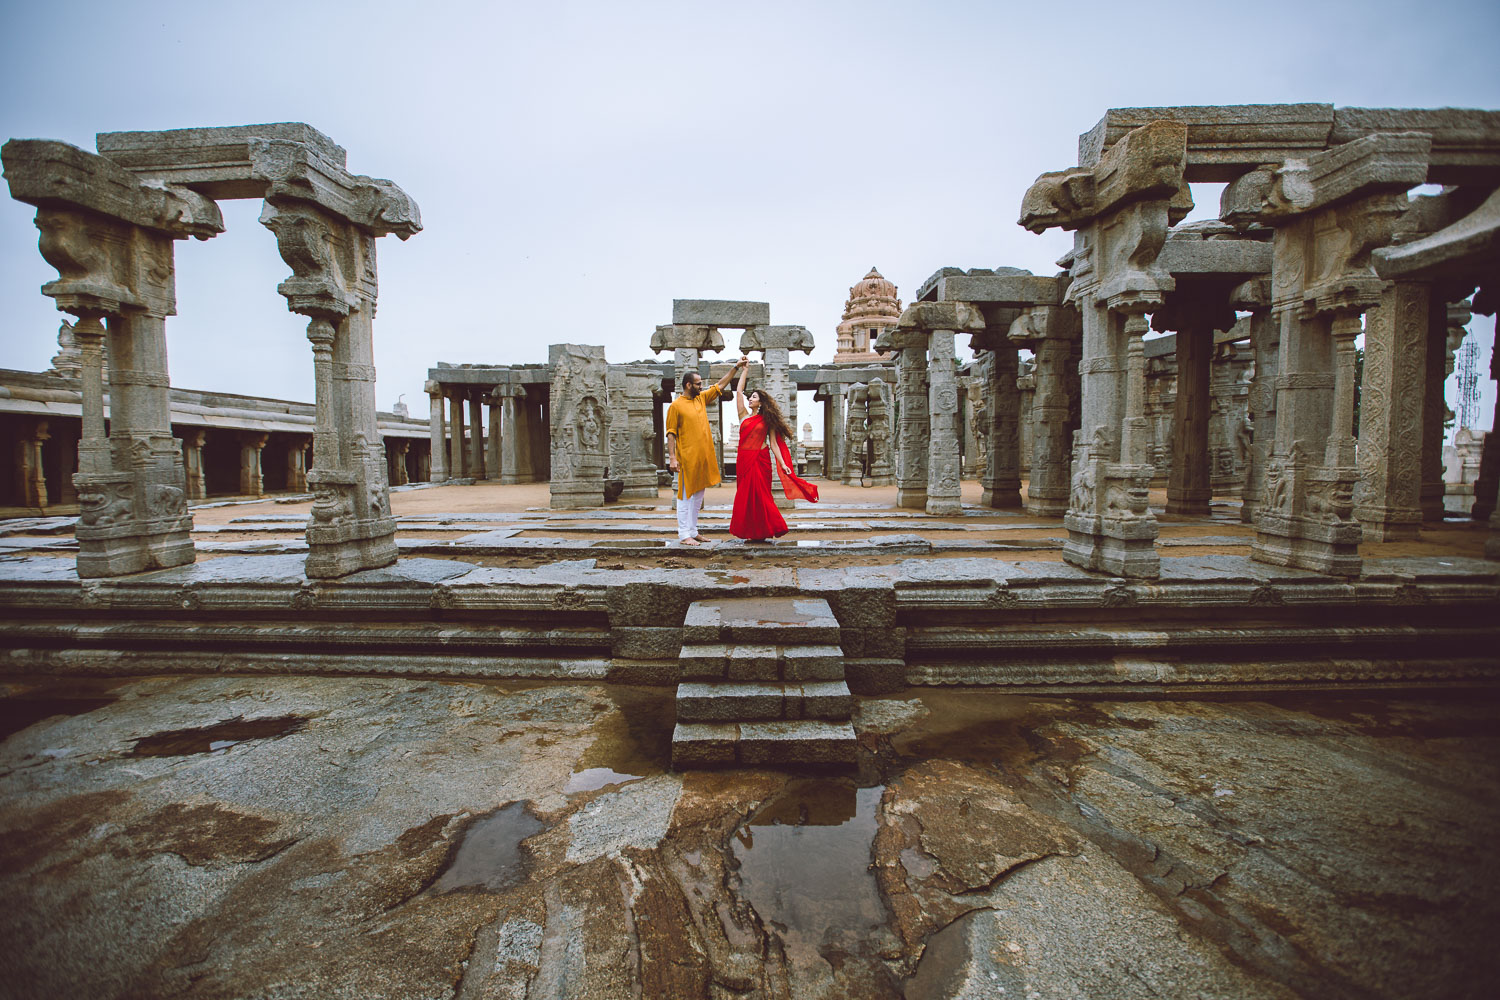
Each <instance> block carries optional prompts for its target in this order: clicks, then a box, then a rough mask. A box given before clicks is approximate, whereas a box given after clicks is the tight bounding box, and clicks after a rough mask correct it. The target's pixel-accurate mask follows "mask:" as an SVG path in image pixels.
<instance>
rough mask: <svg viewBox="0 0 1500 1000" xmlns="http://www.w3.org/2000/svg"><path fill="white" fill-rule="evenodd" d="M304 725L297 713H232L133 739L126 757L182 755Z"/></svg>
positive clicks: (285, 732) (263, 737)
mask: <svg viewBox="0 0 1500 1000" xmlns="http://www.w3.org/2000/svg"><path fill="white" fill-rule="evenodd" d="M305 725H307V719H305V718H303V717H302V716H300V715H279V716H276V717H274V718H270V719H250V720H248V721H246V720H245V719H243V718H241V717H239V716H235V717H234V718H232V719H228V720H226V721H224V722H220V723H216V724H215V725H212V726H203V727H201V728H197V729H169V730H166V731H165V732H160V733H153V734H152V735H150V736H144V737H142V738H141V739H138V740H136V741H135V746H134V747H132V748H131V749H130V751H129V752H128V753H127V754H126V755H125V756H127V757H186V756H190V755H192V754H199V753H213V752H214V751H216V750H225V749H228V748H229V747H232V746H234V745H235V744H236V743H243V742H245V741H246V740H269V739H274V738H276V737H278V736H286V735H288V734H289V733H295V732H297V731H298V730H300V729H302V727H303V726H305Z"/></svg>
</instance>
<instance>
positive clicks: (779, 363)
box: [740, 326, 813, 510]
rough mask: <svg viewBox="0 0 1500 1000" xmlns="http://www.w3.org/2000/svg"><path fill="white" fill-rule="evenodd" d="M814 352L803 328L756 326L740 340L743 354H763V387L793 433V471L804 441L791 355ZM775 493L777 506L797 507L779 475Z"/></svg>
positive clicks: (789, 443) (773, 487)
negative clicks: (800, 434) (800, 433)
mask: <svg viewBox="0 0 1500 1000" xmlns="http://www.w3.org/2000/svg"><path fill="white" fill-rule="evenodd" d="M812 349H813V338H812V334H811V333H810V332H808V329H807V328H806V327H803V326H752V327H749V328H747V329H746V330H745V332H744V334H743V335H741V337H740V353H741V354H749V353H750V352H751V351H760V352H761V363H762V364H763V365H764V367H765V375H764V378H765V384H764V385H762V386H761V388H762V389H763V390H765V391H766V392H768V393H770V395H771V398H772V399H774V400H776V403H777V405H779V406H780V407H781V413H782V415H783V416H784V417H786V422H787V427H788V428H790V429H791V431H792V436H791V440H789V441H787V448H788V449H789V450H790V453H791V456H792V467H793V468H796V464H797V452H798V451H799V450H800V448H801V442H799V441H798V440H797V387H796V386H795V385H794V384H793V383H792V378H791V353H792V351H801V352H803V353H804V354H811V353H812ZM771 494H772V496H774V497H775V498H776V506H777V507H780V508H782V509H783V510H787V509H790V508H791V507H793V506H794V504H793V503H792V501H791V500H788V499H787V498H786V496H785V494H784V493H783V492H782V489H781V479H780V477H778V476H772V477H771Z"/></svg>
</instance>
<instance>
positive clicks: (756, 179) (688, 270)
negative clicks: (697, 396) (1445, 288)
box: [0, 0, 1500, 427]
mask: <svg viewBox="0 0 1500 1000" xmlns="http://www.w3.org/2000/svg"><path fill="white" fill-rule="evenodd" d="M1356 10H1357V13H1355V11H1356ZM1413 10H1414V9H1413V8H1412V6H1411V5H1410V4H1409V3H1404V2H1403V3H1390V2H1386V0H1369V2H1365V3H1362V4H1360V5H1358V7H1357V8H1356V7H1355V6H1352V5H1349V4H1345V3H1339V4H1326V5H1324V4H1320V3H1317V2H1302V3H1298V4H1297V5H1296V6H1295V10H1293V9H1291V8H1286V9H1283V8H1279V7H1266V6H1261V5H1255V4H1246V3H1242V2H1241V3H1216V2H1201V3H1198V4H1193V5H1183V4H1180V3H1170V4H1158V3H1133V4H1122V3H1118V2H1117V3H1100V4H1095V3H1091V2H1086V0H1074V2H1072V3H1069V4H1066V5H1043V4H1035V3H1028V4H1019V3H1015V4H1013V3H1008V2H989V3H978V2H974V3H958V2H943V0H935V2H926V3H884V2H880V0H863V2H859V3H844V2H818V0H803V2H800V3H780V2H775V0H771V2H753V3H738V4H723V3H712V2H698V3H655V2H651V0H640V2H630V3H622V2H618V0H616V2H567V0H553V2H550V3H546V4H538V3H511V2H491V3H465V2H444V0H431V2H428V3H425V4H411V3H405V2H403V3H388V2H384V0H373V2H363V3H358V4H353V3H332V2H322V0H301V2H298V3H285V2H280V0H266V2H262V3H259V4H256V5H253V6H245V5H233V4H231V5H222V4H203V3H201V2H194V3H185V2H161V3H130V2H109V3H104V2H76V0H54V2H51V3H49V4H40V3H36V2H34V0H33V2H25V3H22V2H18V0H0V24H3V25H4V26H5V27H4V31H3V32H0V138H6V137H19V138H49V139H58V140H62V141H65V142H70V143H73V144H74V145H77V146H79V147H82V148H84V149H88V150H92V149H93V148H94V135H95V133H97V132H106V131H126V130H137V129H170V128H186V127H193V126H211V125H242V124H249V123H257V122H277V121H302V122H307V123H308V124H310V125H312V126H314V127H315V128H318V129H319V130H321V131H322V132H324V133H325V134H327V135H328V136H330V137H331V138H332V139H333V140H334V141H335V142H337V143H339V144H340V145H341V146H343V147H344V148H345V149H346V150H347V151H348V154H349V155H348V166H349V169H350V170H351V171H352V172H354V173H357V174H370V175H373V176H376V177H384V178H389V179H391V180H393V181H395V182H396V183H397V184H398V185H400V186H401V187H402V188H403V189H404V190H405V191H406V192H407V193H408V194H409V195H411V197H412V198H413V199H415V201H416V202H417V204H418V205H419V206H420V208H421V213H422V221H423V224H424V226H425V229H424V231H423V232H420V233H418V234H416V235H415V236H413V237H412V238H411V239H410V240H408V241H406V242H404V243H403V242H401V241H399V240H397V239H396V238H395V237H384V238H382V239H381V240H380V241H379V271H380V300H379V305H378V309H377V314H376V319H375V361H376V365H377V369H378V372H379V375H378V379H379V381H378V383H377V400H378V405H379V407H380V408H381V409H390V408H391V406H392V404H394V403H395V402H396V401H397V400H398V398H402V399H404V401H405V402H406V403H407V404H408V405H409V407H410V409H411V413H412V415H413V416H415V417H424V416H425V415H426V413H427V397H426V395H425V393H424V392H423V388H422V386H423V381H424V379H425V377H426V371H427V369H428V368H430V367H432V366H434V365H435V364H436V363H437V362H439V361H443V362H450V363H455V364H460V363H482V364H497V365H503V364H522V363H536V362H543V361H545V360H546V357H547V345H548V344H552V343H564V342H572V343H583V344H602V345H604V347H605V349H606V355H607V357H608V359H609V360H610V361H611V362H626V361H635V360H641V359H645V358H650V357H652V355H651V353H650V350H649V347H648V342H649V338H650V335H651V332H652V330H653V329H654V327H655V326H656V325H657V324H661V323H668V322H670V321H671V308H672V300H673V299H674V298H725V299H752V300H758V301H766V302H769V303H770V305H771V321H772V322H773V323H777V324H800V325H803V326H806V327H807V328H808V329H809V330H811V331H812V334H813V337H814V339H815V341H816V344H817V347H816V349H815V350H814V351H813V353H812V355H811V360H812V361H815V362H828V361H830V360H831V359H832V356H833V351H834V346H835V343H834V342H835V335H834V330H835V327H836V326H837V324H838V322H839V320H840V316H841V312H842V310H843V306H844V302H845V299H846V298H847V296H848V290H849V286H850V285H852V284H854V283H855V282H856V281H858V280H859V279H860V278H861V277H863V275H864V274H865V272H866V271H867V270H868V269H869V268H870V267H872V266H874V267H878V268H879V269H880V270H881V272H882V273H883V274H884V275H885V276H886V277H887V278H889V279H891V280H892V281H894V282H895V283H896V284H897V286H898V287H899V289H900V292H901V296H902V300H903V302H906V301H909V299H910V294H911V292H912V291H913V290H914V289H915V288H916V287H917V286H918V285H919V284H920V283H921V282H922V281H923V280H924V279H925V278H926V277H927V276H928V275H930V274H932V273H933V272H934V271H936V270H937V269H938V268H940V267H944V266H956V267H964V268H970V267H999V266H1012V267H1023V268H1027V269H1029V270H1031V271H1033V272H1035V273H1038V274H1052V273H1055V272H1056V270H1057V268H1056V266H1055V261H1056V260H1057V258H1058V257H1059V256H1060V255H1061V254H1062V253H1063V252H1064V251H1065V250H1066V249H1067V248H1068V247H1069V246H1070V245H1071V242H1072V236H1071V234H1069V233H1062V232H1060V231H1057V230H1052V231H1049V232H1048V233H1047V234H1045V235H1042V236H1035V235H1032V234H1031V233H1028V232H1026V231H1025V230H1023V229H1021V228H1020V227H1019V226H1018V225H1017V224H1016V218H1017V215H1018V213H1019V209H1020V203H1021V197H1022V195H1023V194H1024V193H1025V191H1026V189H1027V187H1028V186H1029V185H1030V184H1031V182H1032V181H1033V180H1034V179H1035V178H1036V176H1037V175H1038V174H1040V173H1042V172H1044V171H1048V170H1058V169H1062V168H1065V167H1069V166H1072V165H1073V164H1075V163H1076V162H1077V136H1078V134H1079V133H1081V132H1085V131H1087V130H1088V129H1089V128H1091V127H1092V126H1093V125H1094V123H1095V122H1097V121H1098V120H1099V119H1100V117H1102V115H1103V114H1104V112H1105V111H1106V110H1107V109H1108V108H1111V107H1135V106H1155V105H1180V104H1243V103H1257V104H1259V103H1294V102H1307V101H1315V102H1325V103H1333V104H1338V105H1345V106H1364V107H1442V106H1456V107H1476V108H1490V109H1500V63H1497V62H1496V60H1495V58H1494V47H1495V42H1496V41H1497V39H1500V4H1494V3H1467V2H1464V3H1442V2H1432V3H1426V4H1423V5H1422V6H1421V9H1420V13H1419V14H1414V13H1413ZM1208 201H1209V202H1210V203H1209V204H1200V206H1199V210H1198V211H1197V212H1196V213H1195V217H1200V216H1204V217H1212V216H1213V215H1215V214H1217V213H1216V207H1217V205H1216V199H1208ZM220 205H221V208H222V209H223V212H224V220H225V223H226V226H227V230H226V232H224V233H222V234H220V235H219V236H217V237H215V238H214V239H212V240H209V241H206V242H197V241H192V240H188V241H182V242H179V243H177V245H176V247H177V255H176V261H177V303H178V311H177V315H176V316H175V317H173V318H172V319H170V320H169V321H168V324H167V340H168V352H169V360H170V367H171V376H172V382H173V384H174V385H177V386H181V387H184V388H191V389H204V390H216V391H222V392H237V393H245V394H250V395H260V396H270V397H276V398H284V399H299V400H311V399H312V396H313V382H312V363H311V362H312V356H311V351H310V349H309V347H308V344H307V341H306V339H305V337H304V330H305V326H306V321H305V319H302V318H299V317H297V316H295V315H293V314H291V313H289V312H288V311H287V309H286V303H285V300H284V299H283V298H282V297H281V296H280V295H279V294H278V293H277V292H276V286H277V284H278V283H279V282H281V281H282V280H284V279H285V278H286V277H287V276H288V274H289V269H288V268H287V267H286V265H285V264H284V263H283V262H282V260H281V258H280V257H279V256H278V254H277V252H276V247H275V241H274V239H273V237H272V235H271V233H270V232H269V231H268V230H267V229H265V228H264V227H263V226H261V225H259V224H258V222H257V216H258V213H259V207H260V206H259V203H258V202H250V201H235V202H221V203H220ZM33 215H34V211H33V209H32V208H31V207H30V206H27V205H23V204H21V203H19V202H16V201H13V200H11V199H9V198H0V368H19V369H25V370H33V371H41V370H45V369H46V368H47V367H48V362H49V359H50V358H51V357H52V355H53V354H54V353H55V352H56V335H57V328H58V324H59V321H60V319H61V318H62V315H61V314H59V313H58V312H57V311H56V309H55V307H54V305H53V303H52V301H51V300H50V299H47V298H45V297H43V296H42V295H41V294H40V292H39V291H38V289H39V286H40V285H41V284H43V283H44V282H46V281H49V280H52V279H53V278H55V277H56V272H55V271H53V270H52V269H51V268H50V267H49V266H48V265H47V264H46V263H45V262H44V261H43V260H42V258H41V256H40V255H39V254H38V253H37V249H36V235H37V234H36V230H35V228H34V227H33V225H32V217H33ZM1471 331H1472V333H1471V335H1472V336H1475V337H1476V338H1477V339H1478V340H1479V341H1480V343H1481V350H1482V352H1483V356H1484V358H1486V359H1487V358H1488V356H1489V352H1490V350H1491V345H1492V342H1493V338H1494V334H1493V322H1492V321H1491V320H1489V319H1476V321H1475V323H1474V324H1473V326H1472V327H1471ZM726 339H727V347H728V348H729V351H728V352H726V354H725V355H724V356H726V357H727V356H731V355H732V354H733V352H734V350H735V348H736V347H737V341H736V339H735V337H734V336H733V335H731V336H730V337H729V338H726ZM661 358H662V359H667V358H670V353H667V354H663V355H661ZM807 360H808V359H806V358H804V357H803V356H802V355H794V357H793V361H794V363H806V362H807ZM1485 370H1486V371H1487V368H1486V369H1485ZM1482 385H1483V387H1484V389H1485V391H1486V393H1487V396H1486V397H1485V399H1484V401H1483V402H1482V405H1481V413H1482V414H1483V417H1482V418H1481V420H1480V421H1479V425H1480V426H1481V427H1488V425H1489V423H1490V419H1491V416H1492V414H1493V412H1494V387H1495V383H1494V382H1493V381H1489V380H1488V379H1484V380H1482ZM1452 386H1453V383H1452V382H1451V381H1450V397H1449V398H1450V405H1452V403H1453V399H1454V397H1453V394H1452V393H1453V390H1452ZM804 402H805V403H806V402H810V401H804ZM815 409H820V408H815V407H811V406H806V405H805V406H804V410H803V414H802V415H801V416H802V419H803V420H807V419H809V418H810V417H811V416H812V414H809V413H808V412H807V411H808V410H815ZM818 422H819V423H821V421H820V420H819V421H818Z"/></svg>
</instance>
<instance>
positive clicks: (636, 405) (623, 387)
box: [606, 368, 658, 500]
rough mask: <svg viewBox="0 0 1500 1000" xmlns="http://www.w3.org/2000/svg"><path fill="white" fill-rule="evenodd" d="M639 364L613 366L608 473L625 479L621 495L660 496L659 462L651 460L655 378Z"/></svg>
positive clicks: (611, 369) (609, 409)
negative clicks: (658, 491)
mask: <svg viewBox="0 0 1500 1000" xmlns="http://www.w3.org/2000/svg"><path fill="white" fill-rule="evenodd" d="M652 376H653V373H652V372H650V371H649V370H646V369H640V368H610V369H609V371H608V376H607V377H608V382H609V405H608V406H607V407H606V414H607V417H608V420H609V477H610V478H611V479H618V480H620V481H621V482H622V483H623V488H622V489H621V491H620V497H621V499H627V500H629V499H655V498H656V497H657V495H658V494H657V486H656V463H655V462H653V461H652V460H651V445H652V435H653V429H652V427H653V425H652V399H653V397H652V380H653V378H652Z"/></svg>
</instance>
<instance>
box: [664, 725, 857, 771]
mask: <svg viewBox="0 0 1500 1000" xmlns="http://www.w3.org/2000/svg"><path fill="white" fill-rule="evenodd" d="M854 749H855V740H854V726H853V725H851V724H850V723H848V722H828V721H825V720H821V719H795V720H777V721H771V722H679V723H677V727H676V729H674V730H673V732H672V766H673V767H674V768H683V767H711V766H715V765H717V766H721V767H724V766H731V765H735V764H741V765H758V764H852V763H853V762H854Z"/></svg>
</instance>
